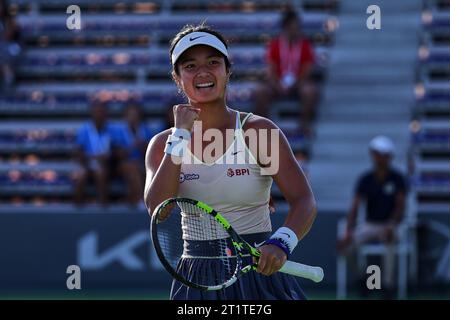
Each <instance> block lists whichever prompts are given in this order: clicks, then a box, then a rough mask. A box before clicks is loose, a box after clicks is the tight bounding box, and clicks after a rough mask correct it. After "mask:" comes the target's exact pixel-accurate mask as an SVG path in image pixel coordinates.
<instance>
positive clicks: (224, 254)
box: [157, 201, 238, 287]
mask: <svg viewBox="0 0 450 320" xmlns="http://www.w3.org/2000/svg"><path fill="white" fill-rule="evenodd" d="M159 215H160V217H158V218H159V219H158V221H159V223H158V232H157V239H158V241H159V246H160V249H161V252H162V254H163V256H164V258H165V260H166V261H167V262H168V263H169V264H170V266H171V268H172V269H173V270H175V272H176V273H177V274H178V275H179V276H180V277H182V278H184V279H186V280H188V281H190V282H192V283H195V284H198V285H201V286H206V287H207V286H216V285H221V284H223V283H225V282H227V281H228V280H229V279H231V278H232V277H233V275H234V274H235V272H236V269H237V266H238V258H236V252H235V250H234V247H233V245H232V244H231V242H230V241H229V240H227V238H228V234H227V232H226V231H225V230H224V228H223V227H222V225H220V224H219V222H217V221H216V220H215V219H214V217H212V216H211V215H209V214H208V213H207V212H205V211H204V210H203V209H201V208H199V207H197V206H195V205H194V204H191V203H187V202H181V201H178V202H177V205H169V206H166V207H165V208H163V209H162V210H160V212H159Z"/></svg>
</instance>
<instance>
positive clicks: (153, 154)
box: [144, 25, 316, 300]
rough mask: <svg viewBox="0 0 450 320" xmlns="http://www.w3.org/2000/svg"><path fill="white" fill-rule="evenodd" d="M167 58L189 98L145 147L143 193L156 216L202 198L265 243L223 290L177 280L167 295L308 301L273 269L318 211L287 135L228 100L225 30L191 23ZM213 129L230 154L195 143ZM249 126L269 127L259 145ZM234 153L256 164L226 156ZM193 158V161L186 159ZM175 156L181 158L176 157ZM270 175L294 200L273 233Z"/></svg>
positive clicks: (199, 266) (201, 265) (197, 266)
mask: <svg viewBox="0 0 450 320" xmlns="http://www.w3.org/2000/svg"><path fill="white" fill-rule="evenodd" d="M170 58H171V62H172V67H173V71H172V76H173V79H174V81H175V83H176V84H177V86H178V87H179V89H180V90H181V91H182V92H183V93H184V95H185V96H186V97H187V103H186V104H179V105H175V106H174V107H173V113H174V128H171V129H168V130H165V131H163V132H161V133H159V134H157V135H156V136H154V137H153V139H152V140H151V141H150V143H149V145H148V149H147V153H146V186H145V194H144V197H145V202H146V205H147V208H148V210H149V212H150V214H152V212H153V211H154V209H155V207H156V206H158V204H160V203H161V202H162V201H164V200H166V199H168V198H172V197H187V198H192V199H197V200H200V201H203V202H204V203H207V204H208V205H210V206H211V207H213V208H214V209H216V210H217V211H218V212H221V213H222V214H223V215H224V217H226V218H227V220H228V221H230V223H231V225H232V226H233V228H234V229H235V230H236V231H237V232H238V233H239V234H240V235H242V236H243V238H244V239H245V240H246V241H247V242H249V243H251V244H252V245H253V244H255V243H256V244H260V247H259V250H260V251H261V257H260V259H259V261H258V268H257V272H251V273H248V274H246V275H245V276H243V277H242V278H240V279H239V280H238V282H237V283H236V284H234V285H232V286H230V287H228V288H226V289H223V290H219V291H200V290H196V289H192V288H189V287H187V286H184V285H183V284H181V283H179V282H178V281H176V280H174V282H173V284H172V290H171V294H170V298H171V299H177V300H178V299H182V300H190V299H195V300H198V299H217V300H241V299H254V300H268V299H269V300H275V299H276V300H278V299H280V300H293V299H305V295H304V293H303V291H302V289H301V287H300V286H299V284H298V282H297V280H296V279H295V277H293V276H290V275H286V274H283V273H281V272H276V271H277V270H279V269H280V268H281V267H282V265H283V264H284V262H285V261H286V260H287V257H288V256H289V255H290V253H292V251H293V250H294V248H295V246H296V245H297V243H298V241H299V240H301V239H302V238H303V237H304V236H305V235H306V234H307V233H308V231H309V229H310V228H311V225H312V224H313V221H314V219H315V216H316V207H315V200H314V196H313V194H312V191H311V188H310V186H309V184H308V182H307V180H306V178H305V175H304V174H303V172H302V170H301V168H300V167H299V165H298V163H297V161H296V159H295V158H294V156H293V153H292V150H291V148H290V146H289V143H288V142H287V140H286V137H285V136H284V135H283V134H282V133H281V130H280V129H279V128H278V127H277V126H276V125H275V124H274V123H273V122H271V121H270V120H268V119H266V118H263V117H260V116H256V115H253V114H251V113H244V112H239V111H238V110H236V109H232V108H230V107H229V106H228V105H227V103H226V88H227V83H228V81H229V78H230V75H231V69H230V67H231V65H230V61H229V54H228V46H227V43H226V41H225V39H224V37H223V36H222V35H221V34H220V33H218V32H217V31H214V30H212V29H211V28H209V27H208V26H206V25H199V26H186V27H184V28H183V29H182V30H181V31H180V32H179V33H178V34H177V35H176V36H175V37H174V39H173V40H172V42H171V48H170ZM197 124H201V130H197V129H196V128H198V127H197ZM209 129H216V132H217V130H219V131H220V132H221V133H222V136H223V137H226V135H227V132H230V130H231V132H234V135H233V139H225V138H224V139H222V140H223V141H222V140H220V139H219V140H220V143H221V144H222V145H221V148H223V150H226V151H225V152H224V153H223V154H215V155H213V156H214V158H213V159H209V161H205V157H204V154H205V152H204V151H205V150H206V149H208V145H209V144H213V143H216V144H217V140H215V141H213V142H209V141H204V140H207V139H204V138H203V139H201V140H200V141H201V145H200V147H198V146H195V147H193V144H194V141H197V139H198V138H199V135H202V134H204V133H205V132H207V131H208V130H209ZM250 130H253V131H256V132H260V131H264V130H265V131H267V132H268V133H269V134H267V135H258V136H257V143H249V139H246V138H244V137H245V136H246V133H247V132H248V131H250ZM274 132H275V133H279V134H278V135H276V136H277V139H276V140H275V143H274V141H273V139H271V138H272V137H273V134H274ZM229 140H231V141H229ZM229 156H239V158H240V159H253V160H254V161H244V162H242V161H236V162H235V163H228V162H230V161H223V159H224V158H225V157H229ZM188 158H189V159H195V161H193V162H192V161H190V162H189V161H185V160H186V159H188ZM177 159H181V161H174V160H177ZM273 159H275V160H273ZM270 161H272V162H273V161H278V162H279V163H278V165H277V167H278V168H279V169H278V170H277V171H276V172H275V173H273V174H270V175H266V174H263V173H262V170H261V169H262V168H263V167H267V166H268V163H270ZM263 164H264V165H263ZM273 180H275V182H276V183H277V185H278V186H279V188H280V190H281V191H282V193H283V196H284V198H285V199H286V201H287V202H288V203H289V213H288V215H287V218H286V220H285V222H284V225H283V227H281V228H279V229H278V230H276V231H275V232H272V226H271V222H270V209H269V201H270V188H271V185H272V182H273ZM187 227H188V226H187ZM183 229H184V227H183ZM187 229H188V228H187ZM186 241H187V242H186V243H185V249H186V250H190V252H189V253H194V254H195V253H197V254H201V251H202V250H204V248H201V246H199V245H198V243H197V244H196V245H195V246H190V244H189V240H186ZM205 245H206V244H205ZM195 251H198V252H195ZM211 263H213V262H205V261H199V262H198V263H194V264H193V265H192V266H190V269H189V270H192V271H193V272H194V271H195V272H202V270H203V269H205V270H203V271H204V273H205V272H208V273H210V272H213V273H214V272H220V271H211V270H214V266H213V265H211ZM212 276H214V275H212Z"/></svg>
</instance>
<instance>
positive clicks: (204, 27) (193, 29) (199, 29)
mask: <svg viewBox="0 0 450 320" xmlns="http://www.w3.org/2000/svg"><path fill="white" fill-rule="evenodd" d="M192 32H207V33H210V34H212V35H213V36H216V37H217V38H218V39H219V40H220V41H221V42H222V43H223V44H224V46H225V48H227V49H228V43H227V40H226V39H225V37H224V36H223V35H222V34H221V33H220V32H218V31H216V30H214V29H212V28H211V27H210V26H208V25H206V24H205V23H201V24H199V25H197V26H194V25H191V24H187V25H185V26H184V27H183V28H182V29H181V30H180V31H179V32H178V33H177V34H176V35H175V37H173V39H172V40H171V41H170V50H169V58H170V57H171V56H172V52H173V50H174V49H175V46H176V45H177V43H178V42H179V41H180V40H181V38H183V37H184V36H185V35H187V34H190V33H192ZM220 54H221V55H222V56H223V57H224V59H225V66H226V68H227V69H228V70H229V69H230V68H231V63H230V61H229V60H228V58H227V57H226V56H225V55H224V54H222V53H220ZM172 68H173V71H174V72H175V73H176V74H177V75H180V73H179V71H178V61H177V62H175V65H173V66H172Z"/></svg>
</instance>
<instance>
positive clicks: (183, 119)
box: [173, 104, 201, 131]
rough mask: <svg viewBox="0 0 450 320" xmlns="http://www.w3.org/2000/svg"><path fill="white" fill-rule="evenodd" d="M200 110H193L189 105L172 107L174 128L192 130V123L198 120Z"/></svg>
mask: <svg viewBox="0 0 450 320" xmlns="http://www.w3.org/2000/svg"><path fill="white" fill-rule="evenodd" d="M200 111H201V110H200V109H199V108H194V107H193V106H191V105H189V104H177V105H175V106H173V119H174V124H175V128H180V129H186V130H188V131H191V130H192V127H193V126H194V121H195V120H197V119H198V117H199V115H200Z"/></svg>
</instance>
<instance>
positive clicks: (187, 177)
mask: <svg viewBox="0 0 450 320" xmlns="http://www.w3.org/2000/svg"><path fill="white" fill-rule="evenodd" d="M198 179H200V175H198V174H196V173H186V174H185V173H183V172H181V173H180V183H183V182H184V181H186V180H198Z"/></svg>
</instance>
